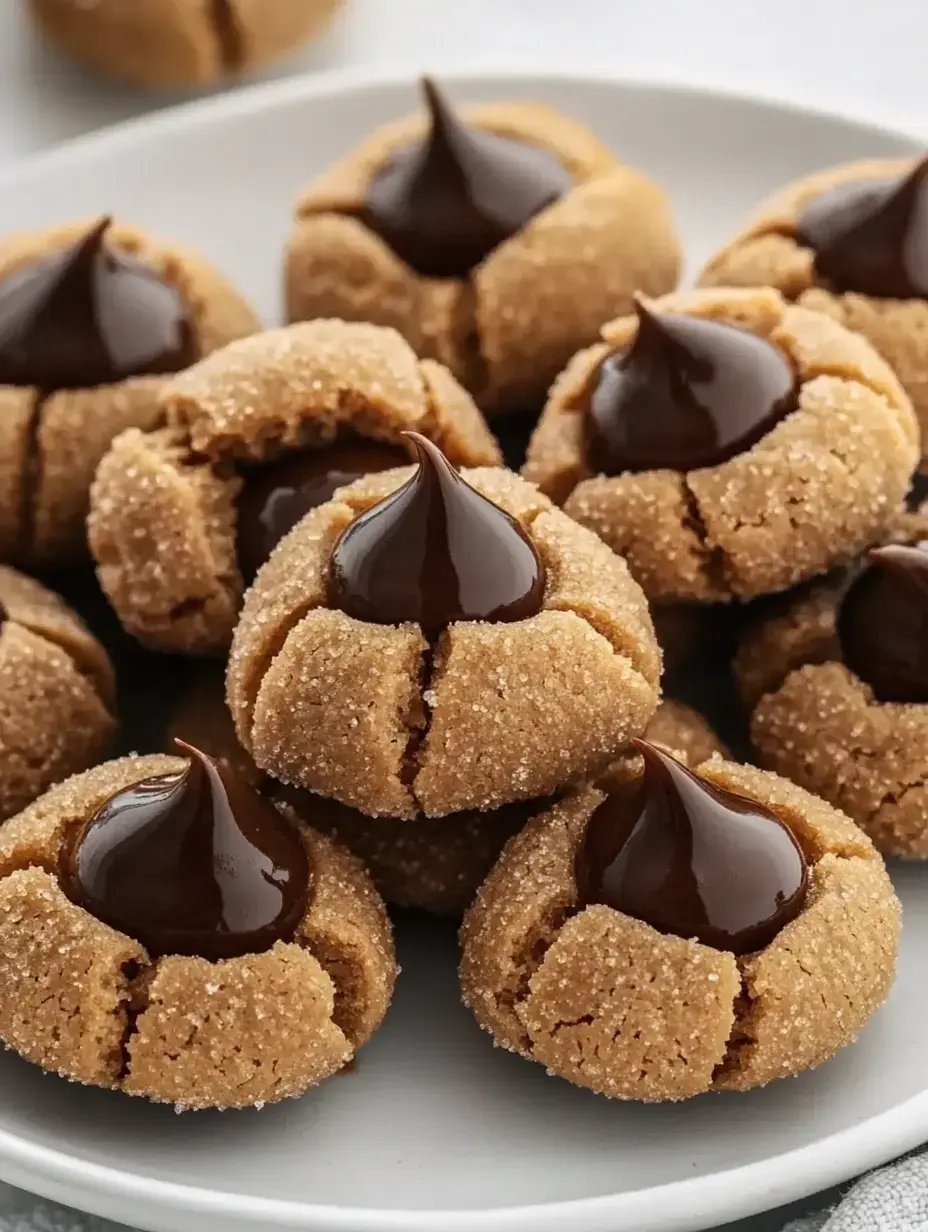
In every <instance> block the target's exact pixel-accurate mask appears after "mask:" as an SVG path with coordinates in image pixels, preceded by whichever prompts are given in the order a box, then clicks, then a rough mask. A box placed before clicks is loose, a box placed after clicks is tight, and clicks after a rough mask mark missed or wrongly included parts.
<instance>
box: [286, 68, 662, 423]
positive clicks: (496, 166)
mask: <svg viewBox="0 0 928 1232" xmlns="http://www.w3.org/2000/svg"><path fill="white" fill-rule="evenodd" d="M424 93H425V99H426V103H427V106H428V111H429V117H428V120H426V118H425V117H423V116H414V117H409V118H407V119H404V120H401V121H399V122H397V123H394V124H390V125H388V126H386V127H384V128H382V129H379V130H378V131H377V132H375V133H372V134H371V136H370V137H369V138H368V139H367V140H366V141H365V142H364V143H363V144H362V145H361V146H360V147H359V148H358V149H356V150H354V151H353V152H352V153H351V154H349V155H347V156H346V157H345V158H343V159H342V160H341V161H340V162H339V163H337V164H336V165H335V166H334V167H332V168H330V170H329V171H327V172H325V173H324V174H323V175H321V176H319V177H317V178H316V179H315V180H314V181H313V182H312V183H311V184H310V185H309V187H308V188H307V189H306V191H305V192H304V193H303V194H302V195H301V197H300V199H299V201H298V202H297V207H296V222H295V226H294V230H293V233H292V235H291V238H290V244H289V248H288V252H287V260H286V294H287V310H288V313H289V317H290V320H305V319H308V318H312V317H319V316H340V317H345V318H348V319H351V320H366V321H376V322H378V323H379V324H382V325H392V326H394V327H395V328H396V329H398V330H399V331H400V333H401V334H403V335H404V337H406V338H407V339H408V341H409V343H410V345H411V346H412V347H413V348H414V349H415V351H416V352H417V353H418V354H419V355H422V356H429V357H431V358H434V359H437V360H440V361H441V362H442V363H443V364H447V366H448V367H449V368H450V369H451V371H452V372H453V373H454V374H455V376H456V377H457V378H458V380H460V381H461V383H462V384H463V385H465V386H466V387H467V388H468V389H469V390H470V392H471V393H472V394H473V395H474V397H475V398H476V399H477V401H478V403H479V404H480V405H481V406H482V407H483V408H484V410H486V411H487V412H497V411H500V412H501V411H508V410H526V409H533V408H535V407H537V406H540V405H541V403H542V402H543V400H544V396H545V393H546V392H547V388H548V385H549V384H550V383H551V380H552V379H553V378H554V376H555V375H556V373H557V372H558V370H559V369H560V368H561V367H562V366H563V365H564V363H566V361H567V359H568V358H569V357H570V355H572V354H573V352H574V351H576V350H577V348H578V347H581V346H587V345H588V344H589V343H591V342H592V341H593V340H594V338H595V337H596V332H597V330H598V329H599V326H600V325H601V324H602V322H603V321H606V320H608V319H609V318H610V317H613V316H615V315H616V314H617V313H620V312H627V311H628V310H629V308H630V306H631V296H632V294H633V292H635V291H638V290H643V291H646V292H647V293H648V294H650V295H660V294H663V293H664V292H665V291H670V290H672V289H673V287H674V286H675V285H676V282H677V278H678V275H679V270H680V247H679V243H678V241H677V237H676V233H675V230H674V224H673V220H672V217H671V211H670V206H669V203H668V200H667V197H666V195H665V194H664V192H663V191H662V190H661V189H660V188H659V187H658V186H657V185H656V184H654V183H653V182H652V181H651V180H649V179H648V178H647V177H646V176H644V175H642V174H641V173H640V172H638V171H634V170H632V169H631V168H630V167H624V166H622V165H621V164H620V163H619V162H618V161H617V159H616V158H615V157H614V156H613V154H612V153H611V151H610V150H609V149H607V147H606V146H604V145H603V144H602V143H601V142H600V141H599V140H597V138H596V137H594V136H593V134H592V133H591V132H589V130H588V129H586V128H585V127H584V126H583V125H582V124H579V123H577V122H576V121H575V120H570V119H568V118H567V117H566V116H563V115H561V114H560V113H559V112H556V111H553V110H551V109H550V108H549V107H544V106H542V105H540V104H537V103H510V102H505V103H488V104H485V105H483V106H479V107H468V108H465V109H464V110H463V111H462V112H461V114H460V116H459V115H457V114H455V112H454V111H453V110H452V108H451V106H450V104H449V103H448V102H447V100H446V99H444V98H443V97H442V95H441V94H440V93H439V91H438V88H437V87H436V86H435V84H434V83H433V82H430V81H426V82H424Z"/></svg>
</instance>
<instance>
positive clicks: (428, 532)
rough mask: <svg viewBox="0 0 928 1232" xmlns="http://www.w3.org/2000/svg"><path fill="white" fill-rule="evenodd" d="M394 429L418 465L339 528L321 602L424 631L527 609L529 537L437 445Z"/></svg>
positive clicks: (535, 566)
mask: <svg viewBox="0 0 928 1232" xmlns="http://www.w3.org/2000/svg"><path fill="white" fill-rule="evenodd" d="M403 435H404V436H406V437H408V439H409V440H411V441H412V442H413V444H414V445H415V447H416V450H417V452H418V455H419V465H418V467H417V468H416V471H415V474H413V475H412V477H411V478H410V479H408V480H407V481H406V482H405V483H404V484H403V486H402V487H401V488H399V489H397V491H396V492H393V493H391V494H390V496H388V497H387V498H386V499H385V500H382V501H379V502H378V503H377V504H376V505H374V506H373V507H372V508H370V509H368V510H367V511H366V512H365V513H362V514H361V516H360V517H359V518H357V519H356V520H355V521H354V522H352V524H351V525H350V526H349V527H347V528H346V530H344V531H343V532H342V534H341V536H340V538H339V539H338V541H337V542H336V544H335V547H334V548H333V550H332V556H331V559H330V561H329V571H328V589H329V602H330V605H331V606H332V607H336V608H340V609H341V610H342V611H343V612H346V613H347V614H348V615H349V616H353V617H354V618H355V619H356V620H365V621H369V622H371V623H373V624H381V625H399V624H405V623H407V622H409V623H412V624H418V625H420V626H421V627H422V629H423V631H424V632H425V633H426V635H427V636H434V635H437V634H438V633H439V632H441V630H442V629H444V628H445V627H446V626H447V625H449V624H451V623H453V622H454V621H459V620H488V621H513V620H524V619H526V618H527V617H529V616H534V615H535V614H536V613H537V612H538V611H540V610H541V604H542V600H543V598H544V590H545V570H544V565H543V564H542V561H541V558H540V556H539V555H538V552H537V551H536V549H535V546H534V544H533V543H532V541H531V539H529V537H528V535H527V534H526V533H525V531H524V530H523V529H522V527H521V526H520V525H519V523H518V522H517V521H516V519H515V518H513V517H511V516H510V515H509V514H508V513H506V512H505V510H503V509H500V507H499V506H498V505H494V504H493V502H492V501H490V500H487V498H486V497H485V496H481V494H480V493H479V492H477V491H476V490H475V489H474V488H472V487H471V486H470V484H469V483H467V482H466V480H464V479H462V478H461V476H460V475H459V474H458V473H457V471H456V470H455V469H454V468H453V467H452V465H451V463H450V462H449V461H448V460H447V458H446V457H445V456H444V454H443V453H442V452H441V450H440V449H439V448H438V446H437V445H434V444H433V443H432V442H431V441H429V440H427V439H426V438H425V437H424V436H421V435H420V434H419V433H418V432H405V433H404V434H403Z"/></svg>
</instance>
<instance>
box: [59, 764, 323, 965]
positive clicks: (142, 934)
mask: <svg viewBox="0 0 928 1232" xmlns="http://www.w3.org/2000/svg"><path fill="white" fill-rule="evenodd" d="M176 743H177V745H178V747H179V748H181V749H182V750H183V751H184V752H185V753H186V754H187V755H188V757H189V758H190V761H189V762H188V764H187V767H186V769H185V770H182V771H181V772H180V773H179V774H165V775H159V776H158V777H156V778H150V779H144V780H143V781H142V782H140V783H134V784H133V785H132V786H131V787H128V788H126V790H125V791H121V792H118V793H117V794H116V795H115V796H112V797H111V798H110V799H109V800H107V802H106V803H105V804H104V805H103V807H102V808H101V809H100V811H99V812H98V813H97V814H96V816H94V817H93V818H92V819H91V820H90V821H89V822H88V823H87V825H86V826H84V827H83V829H82V830H79V831H78V833H77V834H76V836H75V839H74V841H72V843H71V844H70V845H68V846H67V847H66V849H65V851H64V852H63V853H62V854H63V859H62V869H61V884H62V888H63V889H64V891H65V893H66V894H67V895H68V897H69V898H70V899H71V900H72V902H74V903H76V904H77V905H78V906H79V907H83V908H84V909H85V910H86V911H89V912H90V913H91V915H94V916H96V918H97V919H98V920H102V921H103V922H104V923H105V924H109V925H110V926H111V927H112V928H115V929H117V930H118V931H119V932H121V933H124V934H125V935H126V936H129V937H134V938H135V940H136V941H139V942H140V943H141V944H142V945H143V946H144V947H145V948H146V950H148V952H149V954H150V955H151V956H152V957H153V958H154V957H159V956H161V955H165V954H188V955H199V956H200V957H201V958H206V959H209V960H210V961H211V962H218V961H219V960H220V959H224V958H234V957H237V956H239V955H242V954H254V953H259V952H261V951H263V950H268V949H270V948H271V947H272V946H273V945H274V944H275V942H277V941H289V940H290V939H291V938H292V937H293V936H294V934H295V932H296V930H297V928H298V926H299V924H300V921H301V920H302V919H303V916H304V915H305V913H306V908H307V905H308V902H309V890H310V869H309V862H308V859H307V855H306V849H305V847H304V846H303V843H302V841H301V839H300V836H299V834H298V833H297V831H296V830H295V829H294V828H293V826H292V825H291V824H290V823H289V822H288V821H287V820H286V819H285V818H284V817H282V816H281V815H280V813H278V812H277V810H276V809H275V808H274V807H273V805H271V804H270V803H268V801H267V800H265V799H264V798H263V797H262V796H261V795H259V794H258V792H257V791H255V789H254V788H253V787H251V786H250V785H249V784H248V783H247V782H246V781H245V780H244V779H243V778H242V777H241V775H240V774H239V773H238V772H237V771H236V770H235V769H234V768H233V767H232V766H231V765H230V764H229V763H218V762H214V761H213V760H212V758H210V757H207V756H206V754H204V753H201V752H200V751H199V750H197V749H195V748H192V747H191V746H190V745H188V744H185V743H184V742H183V741H182V740H178V741H176Z"/></svg>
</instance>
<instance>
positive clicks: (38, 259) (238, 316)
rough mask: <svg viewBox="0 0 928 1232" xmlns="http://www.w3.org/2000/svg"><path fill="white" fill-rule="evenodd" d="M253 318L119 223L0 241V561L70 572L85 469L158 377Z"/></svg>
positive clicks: (146, 401) (141, 424)
mask: <svg viewBox="0 0 928 1232" xmlns="http://www.w3.org/2000/svg"><path fill="white" fill-rule="evenodd" d="M257 328H258V322H257V320H256V318H255V316H254V314H253V313H252V311H251V309H250V308H249V307H248V305H247V304H246V303H245V302H244V301H243V300H242V299H241V297H240V296H239V295H238V293H237V292H236V291H235V290H234V289H233V288H232V287H231V286H230V285H229V284H228V283H227V282H226V281H225V279H224V278H223V277H222V276H221V274H220V273H219V272H218V271H217V270H216V269H215V268H214V267H213V266H212V265H210V264H209V263H208V262H207V261H205V260H204V259H203V258H202V257H200V256H199V255H198V254H197V253H195V252H192V251H190V250H189V249H186V248H182V247H181V246H180V245H177V244H173V243H166V242H164V241H162V240H156V239H154V238H153V237H151V236H149V235H147V234H145V233H144V232H142V231H138V230H136V229H135V228H133V227H130V226H127V225H125V224H123V223H113V222H111V221H110V220H109V219H106V218H104V219H101V220H99V221H98V222H95V223H93V224H87V223H82V224H74V225H69V226H62V227H53V228H50V229H47V230H44V231H36V232H31V233H29V234H23V235H14V236H8V237H6V238H5V239H2V240H0V458H2V463H0V478H2V484H0V560H3V561H6V562H9V563H11V564H15V565H21V566H22V567H24V568H27V569H39V568H50V567H64V566H73V565H76V564H81V563H83V561H84V560H85V559H86V556H87V545H86V531H85V521H86V517H87V506H88V493H89V490H90V484H91V481H92V479H93V475H94V471H95V470H96V467H97V463H98V462H99V461H100V459H101V458H102V456H103V454H104V453H105V452H106V451H107V449H108V448H109V445H110V442H111V441H112V440H113V438H114V437H115V436H117V435H118V434H119V433H120V432H122V431H123V430H124V429H126V428H133V427H134V428H149V427H152V426H153V425H154V424H155V423H156V422H157V421H158V419H159V415H160V411H159V406H158V394H159V393H160V391H161V389H162V387H163V386H164V384H165V381H166V378H167V377H169V376H170V375H171V374H173V373H175V372H179V371H180V370H181V369H182V368H185V367H187V365H188V364H191V363H193V362H194V361H196V360H197V359H199V358H200V357H201V356H203V355H207V354H209V353H210V352H211V351H214V350H215V349H216V348H217V347H221V346H224V345H225V344H226V343H227V342H231V341H232V340H233V339H235V338H239V337H241V336H243V335H245V334H249V333H251V332H252V331H253V330H255V329H257Z"/></svg>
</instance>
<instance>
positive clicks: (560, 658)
mask: <svg viewBox="0 0 928 1232" xmlns="http://www.w3.org/2000/svg"><path fill="white" fill-rule="evenodd" d="M417 448H418V449H419V451H420V464H419V466H418V468H416V469H412V470H411V469H405V470H403V471H394V472H387V473H386V474H384V475H377V476H371V477H368V478H367V479H362V480H359V481H358V482H357V483H356V484H353V485H351V486H350V487H347V488H344V489H343V490H342V491H341V492H340V493H339V494H338V496H337V497H336V498H335V499H333V500H332V501H331V502H330V503H329V504H327V505H323V506H321V507H320V508H318V509H315V510H313V511H312V512H311V513H309V514H308V515H307V516H306V517H305V518H304V519H303V521H302V522H301V523H299V525H298V526H297V527H296V528H295V529H294V530H293V531H292V532H291V533H290V534H289V535H288V536H287V538H286V539H284V540H283V541H282V543H281V544H280V546H279V547H278V548H277V550H276V551H275V553H274V554H273V556H272V557H271V559H270V560H269V562H268V563H267V565H265V566H264V568H263V569H262V570H261V572H260V573H259V575H258V578H257V580H256V582H255V585H254V586H253V587H252V588H251V590H250V591H249V592H248V594H247V595H246V597H245V604H244V607H243V611H242V617H241V620H240V622H239V624H238V626H237V628H236V631H235V636H234V639H233V644H232V654H231V659H230V662H229V672H228V687H227V698H228V702H229V706H230V709H231V711H232V715H233V718H234V720H235V724H236V729H237V731H238V735H239V738H240V740H241V742H242V743H243V744H244V745H245V746H246V748H248V749H249V751H250V752H251V753H252V755H253V756H254V759H255V761H256V762H257V764H258V765H259V766H260V767H261V768H262V769H264V770H266V771H268V772H269V773H270V774H272V775H274V776H275V777H276V778H278V779H280V780H282V781H283V782H287V783H291V784H293V785H296V786H301V787H305V788H308V789H309V790H311V791H314V792H317V793H318V794H320V795H324V796H328V797H331V798H334V799H337V800H339V801H340V802H341V803H343V804H347V805H350V806H351V807H353V808H356V809H359V810H360V811H362V812H365V813H369V814H372V815H382V816H391V817H397V818H410V819H411V818H414V817H415V816H416V815H417V814H418V813H420V812H422V813H425V814H427V815H428V816H435V817H438V816H443V815H445V814H448V813H458V812H462V811H465V810H471V809H481V810H484V809H492V808H496V807H498V806H499V805H502V804H506V803H508V802H510V801H513V800H520V799H531V798H533V797H536V796H542V795H545V794H549V793H551V792H552V791H555V790H557V789H559V788H560V787H561V786H563V784H564V783H565V782H566V781H568V780H570V779H576V778H580V777H583V776H585V775H588V774H595V773H597V772H599V771H602V770H603V769H604V768H605V767H606V766H607V765H608V764H609V762H610V761H611V760H612V759H613V758H614V757H615V756H616V755H617V753H618V752H619V751H620V750H621V749H622V747H623V745H624V744H625V743H626V741H627V740H628V739H629V738H630V737H632V736H633V735H635V734H636V733H638V732H640V731H642V730H643V729H644V728H645V727H646V726H647V723H648V721H649V720H650V718H651V715H652V714H653V712H654V709H655V707H656V705H657V696H658V681H659V674H660V654H659V651H658V648H657V644H656V642H655V640H654V632H653V628H652V625H651V619H650V616H649V614H648V610H647V605H646V603H645V600H644V596H643V595H642V593H641V590H640V588H639V587H638V586H637V584H636V583H635V582H634V581H633V579H632V578H631V577H630V575H629V573H628V570H627V568H626V565H625V562H624V561H622V560H621V559H619V558H618V557H616V556H615V555H614V554H613V553H612V552H610V551H609V549H608V548H606V547H605V545H603V544H602V543H601V542H600V541H599V540H598V539H597V538H596V536H595V535H593V534H591V533H590V532H589V531H586V530H584V529H583V528H582V527H579V526H577V525H576V523H574V522H572V521H571V520H570V518H568V517H566V516H565V515H564V514H563V513H561V512H560V511H559V510H556V509H554V508H553V507H552V505H551V503H550V501H548V500H547V499H546V498H545V497H544V496H542V495H541V494H540V493H539V492H538V491H537V490H536V489H535V488H534V487H533V486H532V485H531V484H528V483H526V482H525V481H524V480H522V479H520V478H519V477H518V476H516V475H513V474H511V473H509V472H508V471H504V470H496V469H465V470H463V471H462V472H461V475H460V476H458V475H456V474H455V473H454V472H452V471H451V470H450V468H448V465H447V463H446V462H445V461H444V460H443V459H442V458H441V455H440V453H438V451H437V450H435V449H434V447H433V446H431V445H430V444H429V442H427V441H424V438H419V440H418V441H417ZM385 498H388V499H385ZM448 527H452V528H453V533H452V534H451V535H450V536H449V534H448ZM349 528H350V529H349ZM420 544H422V545H424V544H428V555H427V556H426V557H423V555H422V554H421V553H422V551H423V548H422V547H420V546H419V545H420ZM355 545H360V546H359V547H357V549H356V547H355ZM394 545H395V546H394ZM365 559H366V561H367V563H366V564H364V563H362V560H365ZM353 563H356V564H357V566H358V567H357V569H356V570H355V572H356V575H357V576H356V577H355V578H354V579H353V581H354V582H355V583H357V586H356V587H355V592H354V594H352V590H351V584H350V583H351V582H352V578H351V576H350V574H351V568H352V566H353ZM446 583H447V587H448V589H447V593H446V592H445V587H446ZM368 584H370V586H371V588H372V593H371V595H370V596H365V595H364V594H363V593H361V592H363V588H364V587H365V586H367V585H368ZM374 592H377V593H374ZM491 595H492V598H490V596H491ZM488 599H489V600H490V602H489V605H488V606H487V601H488ZM482 605H483V606H482ZM351 613H354V614H351ZM423 628H425V633H427V634H428V636H425V635H424V632H423Z"/></svg>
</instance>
